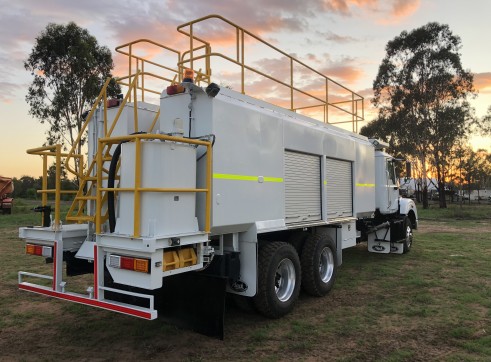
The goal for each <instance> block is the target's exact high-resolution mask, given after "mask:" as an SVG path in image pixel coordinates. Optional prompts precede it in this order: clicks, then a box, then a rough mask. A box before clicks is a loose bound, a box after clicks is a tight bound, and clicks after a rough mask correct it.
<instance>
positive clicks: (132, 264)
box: [109, 255, 150, 273]
mask: <svg viewBox="0 0 491 362" xmlns="http://www.w3.org/2000/svg"><path fill="white" fill-rule="evenodd" d="M109 266H110V267H112V268H117V269H125V270H132V271H137V272H141V273H150V260H148V259H141V258H133V257H131V256H121V255H109Z"/></svg>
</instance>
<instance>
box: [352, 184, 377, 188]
mask: <svg viewBox="0 0 491 362" xmlns="http://www.w3.org/2000/svg"><path fill="white" fill-rule="evenodd" d="M356 186H359V187H375V184H356Z"/></svg>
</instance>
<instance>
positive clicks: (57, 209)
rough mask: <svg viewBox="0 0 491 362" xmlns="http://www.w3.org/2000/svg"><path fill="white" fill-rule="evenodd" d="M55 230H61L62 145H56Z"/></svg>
mask: <svg viewBox="0 0 491 362" xmlns="http://www.w3.org/2000/svg"><path fill="white" fill-rule="evenodd" d="M55 183H56V186H55V230H59V229H60V226H61V225H60V196H61V194H60V191H61V145H56V180H55Z"/></svg>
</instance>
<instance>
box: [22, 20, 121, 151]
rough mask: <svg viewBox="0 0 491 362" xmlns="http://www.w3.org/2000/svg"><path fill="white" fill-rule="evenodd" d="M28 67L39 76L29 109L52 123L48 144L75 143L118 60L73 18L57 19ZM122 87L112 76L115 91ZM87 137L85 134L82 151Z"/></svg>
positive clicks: (31, 91) (28, 99)
mask: <svg viewBox="0 0 491 362" xmlns="http://www.w3.org/2000/svg"><path fill="white" fill-rule="evenodd" d="M24 67H25V69H26V70H28V71H29V72H31V74H32V75H33V77H34V79H33V81H32V83H31V84H30V86H29V89H28V93H27V95H26V102H27V103H28V105H29V107H30V108H29V114H30V115H32V116H34V117H35V118H37V119H38V120H39V121H40V122H41V123H43V124H44V123H46V124H48V125H49V128H48V130H47V142H46V143H47V144H49V145H52V144H56V143H61V144H63V146H64V149H67V148H71V147H72V146H73V144H74V142H75V140H76V139H77V136H78V133H79V132H80V130H81V128H82V125H83V122H84V117H83V114H84V111H86V110H87V109H90V107H92V104H93V102H94V101H95V99H96V98H97V96H98V94H99V92H100V90H101V87H102V85H103V83H104V82H105V80H106V79H107V77H111V70H112V69H113V67H114V63H113V60H112V56H111V52H110V50H109V49H108V48H107V47H105V46H100V45H99V44H98V42H97V39H96V38H95V37H94V36H92V35H90V34H89V32H88V31H87V30H86V29H83V28H80V27H79V26H77V24H75V23H73V22H70V23H68V24H67V25H60V24H53V23H51V24H48V25H47V26H46V28H45V29H44V30H43V31H42V32H41V34H40V35H39V36H38V37H37V38H36V41H35V44H34V47H33V48H32V51H31V53H30V54H29V57H28V58H27V60H26V61H25V62H24ZM119 92H120V89H119V86H118V85H117V84H116V82H115V81H114V80H112V81H111V83H110V86H109V89H108V93H109V95H111V96H114V95H116V94H118V93H119ZM84 141H85V137H83V138H82V142H81V143H80V144H79V146H78V149H77V151H78V152H79V153H81V151H82V146H83V143H84Z"/></svg>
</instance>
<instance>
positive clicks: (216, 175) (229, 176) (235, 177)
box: [213, 173, 283, 182]
mask: <svg viewBox="0 0 491 362" xmlns="http://www.w3.org/2000/svg"><path fill="white" fill-rule="evenodd" d="M259 177H260V176H247V175H232V174H227V173H214V174H213V178H215V179H221V180H236V181H256V182H259ZM261 177H262V176H261ZM262 180H263V181H264V182H283V178H281V177H266V176H265V177H262Z"/></svg>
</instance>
